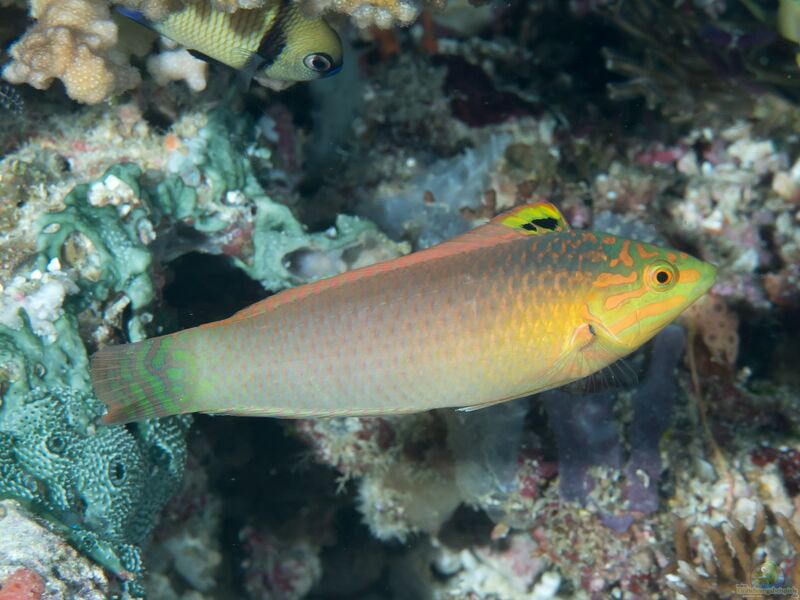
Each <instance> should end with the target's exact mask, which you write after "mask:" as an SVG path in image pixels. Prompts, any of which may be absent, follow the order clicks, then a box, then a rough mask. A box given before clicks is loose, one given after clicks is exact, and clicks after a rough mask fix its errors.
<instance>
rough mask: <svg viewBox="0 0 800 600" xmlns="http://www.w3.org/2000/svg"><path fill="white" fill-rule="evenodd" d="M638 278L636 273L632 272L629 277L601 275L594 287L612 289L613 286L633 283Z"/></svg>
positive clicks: (609, 274) (594, 282) (593, 284)
mask: <svg viewBox="0 0 800 600" xmlns="http://www.w3.org/2000/svg"><path fill="white" fill-rule="evenodd" d="M637 278H638V274H637V273H636V271H631V273H630V274H628V275H620V274H618V273H600V275H598V276H597V277H596V278H595V280H594V281H593V282H592V286H593V287H599V288H604V287H611V286H613V285H623V284H626V283H633V282H634V281H636V279H637Z"/></svg>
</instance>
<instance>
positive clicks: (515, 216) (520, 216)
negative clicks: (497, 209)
mask: <svg viewBox="0 0 800 600" xmlns="http://www.w3.org/2000/svg"><path fill="white" fill-rule="evenodd" d="M492 222H493V223H494V222H498V223H500V224H501V225H505V226H506V227H511V228H514V229H518V230H520V231H521V232H522V233H525V234H527V235H546V234H548V233H559V232H562V231H569V230H570V229H571V228H570V226H569V223H567V221H566V219H565V218H564V215H562V214H561V212H560V211H559V210H558V209H557V208H556V207H555V206H554V205H553V204H550V203H549V202H534V203H533V204H524V205H522V206H518V207H517V208H514V209H512V210H510V211H508V212H506V213H503V214H502V215H500V216H498V217H496V218H495V219H493V220H492Z"/></svg>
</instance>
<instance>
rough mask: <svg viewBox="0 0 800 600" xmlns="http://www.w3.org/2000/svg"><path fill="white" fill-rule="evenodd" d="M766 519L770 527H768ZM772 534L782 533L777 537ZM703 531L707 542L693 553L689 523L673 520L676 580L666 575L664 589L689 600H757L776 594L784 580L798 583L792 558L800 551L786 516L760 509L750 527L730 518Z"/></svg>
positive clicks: (796, 567)
mask: <svg viewBox="0 0 800 600" xmlns="http://www.w3.org/2000/svg"><path fill="white" fill-rule="evenodd" d="M769 516H771V517H772V519H771V520H772V521H773V524H769V523H768V517H769ZM777 530H780V531H781V533H782V534H783V535H782V536H778V535H777ZM702 532H703V535H704V537H705V538H706V539H707V540H708V542H709V544H706V545H700V546H699V548H698V549H697V550H696V551H694V552H693V551H692V544H691V538H692V524H691V523H690V522H688V521H687V520H686V519H677V520H676V522H675V530H674V533H675V553H676V558H677V561H678V562H677V565H678V566H677V576H671V577H670V579H669V580H668V585H669V586H670V587H671V588H672V589H673V590H675V591H676V592H679V593H681V594H683V595H684V596H687V597H688V598H690V599H694V598H728V597H731V596H732V595H734V594H741V595H743V596H748V597H759V598H761V597H767V596H768V595H771V594H772V593H776V592H778V590H779V589H780V588H782V586H783V584H784V578H788V579H790V580H793V581H797V578H796V577H797V575H798V572H797V571H798V565H797V562H796V558H792V554H793V555H794V557H796V555H797V553H798V552H800V535H798V533H797V529H796V528H795V526H794V525H793V524H792V522H791V521H790V520H789V519H788V518H787V517H786V516H784V515H782V514H780V513H774V514H771V513H770V514H769V515H768V513H767V511H765V509H764V508H763V507H759V508H758V509H757V510H756V511H755V515H754V520H753V524H752V525H751V526H750V527H749V528H748V527H745V526H744V525H743V524H742V523H741V522H739V521H738V520H737V519H735V518H731V519H730V520H729V521H728V522H724V523H722V524H721V525H718V526H716V527H715V526H713V525H710V524H708V523H706V524H705V525H703V527H702ZM780 558H787V559H790V560H788V561H787V562H786V564H785V565H781V564H779V562H778V560H776V559H780ZM787 585H790V584H788V583H787Z"/></svg>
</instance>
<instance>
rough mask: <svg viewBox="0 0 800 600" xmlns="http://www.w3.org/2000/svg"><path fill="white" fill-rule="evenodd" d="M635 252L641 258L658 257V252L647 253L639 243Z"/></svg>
mask: <svg viewBox="0 0 800 600" xmlns="http://www.w3.org/2000/svg"><path fill="white" fill-rule="evenodd" d="M636 251H637V252H638V253H639V256H641V257H642V258H655V257H656V256H658V252H648V251H647V250H645V248H644V246H643V245H642V244H640V243H637V244H636Z"/></svg>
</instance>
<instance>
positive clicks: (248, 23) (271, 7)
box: [117, 0, 342, 88]
mask: <svg viewBox="0 0 800 600" xmlns="http://www.w3.org/2000/svg"><path fill="white" fill-rule="evenodd" d="M117 11H118V12H119V13H120V14H122V15H123V16H126V17H128V18H130V19H133V20H135V21H138V22H139V23H142V24H143V25H146V26H147V27H150V28H151V29H153V30H155V31H157V32H158V33H160V34H161V35H163V36H165V37H168V38H170V39H171V40H174V41H176V42H178V43H179V44H181V45H183V46H185V47H186V48H187V49H189V51H190V52H191V53H192V54H194V55H195V56H197V57H198V58H203V59H208V58H210V59H212V60H214V61H217V62H220V63H222V64H225V65H228V66H229V67H233V68H234V69H238V70H239V74H240V80H241V83H242V84H243V85H245V84H249V82H250V80H251V79H255V80H256V81H258V82H259V83H261V84H262V85H266V86H267V87H279V88H280V87H285V86H281V85H280V83H281V82H283V83H286V82H294V81H311V80H314V79H319V78H320V77H327V76H330V75H333V74H334V73H337V72H338V71H339V70H340V69H341V67H342V43H341V40H340V39H339V36H338V34H337V33H336V32H335V31H334V30H333V29H332V28H331V27H330V26H329V25H328V24H327V23H326V22H325V21H324V20H323V19H321V18H319V17H309V16H307V15H305V14H303V12H302V10H301V9H300V8H299V6H298V3H296V2H292V1H291V0H267V2H266V5H265V7H264V8H259V9H251V10H247V9H239V10H237V11H236V12H232V13H227V12H223V11H221V10H218V9H215V8H214V7H212V6H211V4H210V3H209V1H208V0H197V1H196V2H190V3H188V4H187V5H186V7H185V8H184V9H183V10H180V11H178V12H175V13H172V14H170V15H168V16H167V17H166V18H165V19H163V20H161V21H147V20H146V19H145V18H144V17H143V15H141V13H138V12H136V11H133V10H130V9H126V8H122V7H117Z"/></svg>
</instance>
